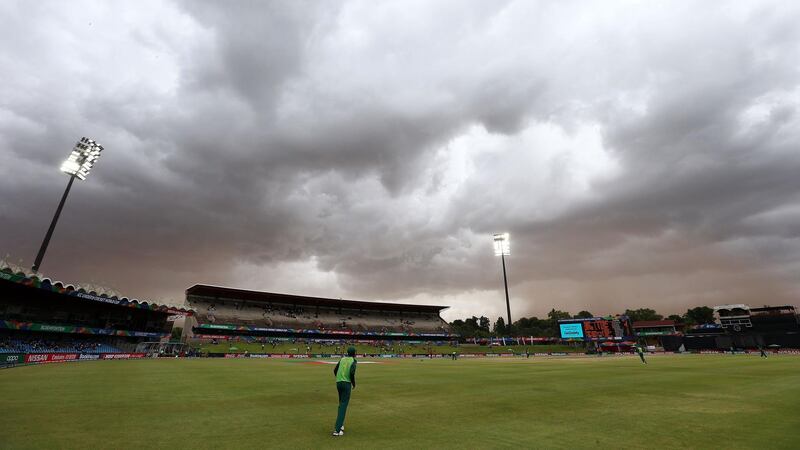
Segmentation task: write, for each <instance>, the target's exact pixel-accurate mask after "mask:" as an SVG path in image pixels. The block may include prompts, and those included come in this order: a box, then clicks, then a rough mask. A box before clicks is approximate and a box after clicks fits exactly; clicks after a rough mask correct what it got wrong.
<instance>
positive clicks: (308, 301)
mask: <svg viewBox="0 0 800 450" xmlns="http://www.w3.org/2000/svg"><path fill="white" fill-rule="evenodd" d="M186 295H187V296H189V295H195V296H201V297H213V298H218V299H223V300H245V301H252V302H260V303H283V304H293V305H303V306H326V307H333V308H348V309H372V310H380V311H406V312H426V313H439V312H440V311H441V310H443V309H447V308H449V306H433V305H409V304H404V303H387V302H366V301H357V300H341V299H335V298H324V297H306V296H303V295H291V294H277V293H274V292H261V291H248V290H244V289H233V288H228V287H220V286H209V285H205V284H196V285H194V286H192V287H190V288H189V289H187V290H186Z"/></svg>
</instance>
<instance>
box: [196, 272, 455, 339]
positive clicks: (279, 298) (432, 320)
mask: <svg viewBox="0 0 800 450" xmlns="http://www.w3.org/2000/svg"><path fill="white" fill-rule="evenodd" d="M186 302H187V304H188V305H189V307H190V308H191V309H192V310H193V311H194V312H195V314H194V319H195V324H194V326H193V332H194V334H195V335H197V336H202V335H213V334H236V335H251V336H282V337H303V336H305V337H308V335H314V337H320V338H324V337H325V336H326V335H327V336H330V337H341V335H352V336H368V337H372V338H375V337H382V336H384V337H385V336H389V337H393V338H404V337H408V338H437V339H442V338H445V339H447V338H449V337H451V336H453V334H452V330H451V329H450V326H449V325H448V324H447V322H445V321H444V320H443V319H442V318H441V317H440V316H439V314H440V312H441V311H442V310H443V309H445V308H447V307H445V306H430V305H408V304H398V303H379V302H362V301H353V300H340V299H331V298H319V297H305V296H298V295H287V294H276V293H270V292H257V291H247V290H241V289H231V288H224V287H217V286H206V285H195V286H192V287H191V288H189V289H188V290H187V291H186Z"/></svg>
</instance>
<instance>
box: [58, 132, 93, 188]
mask: <svg viewBox="0 0 800 450" xmlns="http://www.w3.org/2000/svg"><path fill="white" fill-rule="evenodd" d="M102 151H103V146H102V145H100V144H98V143H97V142H95V141H94V140H92V139H89V138H87V137H82V138H81V139H80V140H79V141H78V142H77V143H76V144H75V147H73V149H72V153H70V154H69V157H67V159H66V161H64V163H63V164H61V171H62V172H64V173H67V174H69V175H73V176H75V177H77V178H78V179H80V180H85V179H86V177H87V176H88V175H89V171H90V170H92V166H94V163H95V161H97V159H98V158H100V152H102Z"/></svg>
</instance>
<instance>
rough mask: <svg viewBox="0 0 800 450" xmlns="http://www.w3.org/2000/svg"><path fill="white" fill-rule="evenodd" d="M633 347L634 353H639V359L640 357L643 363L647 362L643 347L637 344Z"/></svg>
mask: <svg viewBox="0 0 800 450" xmlns="http://www.w3.org/2000/svg"><path fill="white" fill-rule="evenodd" d="M634 348H635V349H636V353H638V354H639V359H641V360H642V362H643V363H644V364H647V361H645V360H644V349H643V348H642V346H641V345H637V346H635V347H634Z"/></svg>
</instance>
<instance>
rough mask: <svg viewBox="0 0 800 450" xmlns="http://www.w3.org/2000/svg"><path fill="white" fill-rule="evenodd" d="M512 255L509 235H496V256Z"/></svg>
mask: <svg viewBox="0 0 800 450" xmlns="http://www.w3.org/2000/svg"><path fill="white" fill-rule="evenodd" d="M510 254H511V241H510V240H509V236H508V233H498V234H495V235H494V256H509V255H510Z"/></svg>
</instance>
